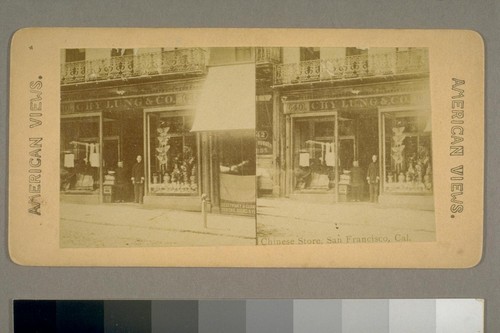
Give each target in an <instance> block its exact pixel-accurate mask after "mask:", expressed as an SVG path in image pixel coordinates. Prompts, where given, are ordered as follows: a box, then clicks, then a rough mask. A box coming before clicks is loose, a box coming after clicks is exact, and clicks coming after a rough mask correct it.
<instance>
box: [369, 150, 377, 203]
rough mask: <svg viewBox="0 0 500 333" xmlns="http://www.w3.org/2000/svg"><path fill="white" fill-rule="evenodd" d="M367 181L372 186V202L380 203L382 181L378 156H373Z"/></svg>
mask: <svg viewBox="0 0 500 333" xmlns="http://www.w3.org/2000/svg"><path fill="white" fill-rule="evenodd" d="M366 180H367V181H368V184H369V185H370V202H378V183H379V180H380V175H379V168H378V163H377V155H373V156H372V163H370V165H369V166H368V173H367V175H366Z"/></svg>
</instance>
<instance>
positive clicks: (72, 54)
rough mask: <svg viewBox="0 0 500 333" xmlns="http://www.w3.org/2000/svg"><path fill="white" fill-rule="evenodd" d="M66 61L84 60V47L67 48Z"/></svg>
mask: <svg viewBox="0 0 500 333" xmlns="http://www.w3.org/2000/svg"><path fill="white" fill-rule="evenodd" d="M65 60H66V62H73V61H83V60H85V49H67V50H66V59H65Z"/></svg>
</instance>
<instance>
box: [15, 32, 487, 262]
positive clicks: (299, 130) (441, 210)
mask: <svg viewBox="0 0 500 333" xmlns="http://www.w3.org/2000/svg"><path fill="white" fill-rule="evenodd" d="M10 77H11V96H10V137H9V138H10V148H9V149H10V151H9V251H10V255H11V258H12V260H13V261H14V262H16V263H18V264H21V265H51V266H182V267H193V266H202V267H353V268H358V267H359V268H372V267H387V268H389V267H391V268H466V267H471V266H474V265H476V264H477V263H478V262H479V261H480V259H481V255H482V239H483V172H484V167H483V161H484V140H483V138H484V123H483V122H484V109H483V108H484V102H483V99H484V46H483V42H482V39H481V37H480V36H479V35H478V34H477V33H475V32H473V31H466V30H327V29H316V30H300V29H114V28H28V29H23V30H20V31H18V32H16V33H15V35H14V36H13V40H12V46H11V68H10Z"/></svg>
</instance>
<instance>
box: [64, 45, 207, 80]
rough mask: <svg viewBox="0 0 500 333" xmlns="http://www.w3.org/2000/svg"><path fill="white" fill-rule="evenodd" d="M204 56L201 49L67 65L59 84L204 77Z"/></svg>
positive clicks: (153, 53)
mask: <svg viewBox="0 0 500 333" xmlns="http://www.w3.org/2000/svg"><path fill="white" fill-rule="evenodd" d="M205 53H206V51H205V50H204V49H202V48H189V49H178V50H172V51H163V52H152V53H143V54H137V55H125V56H117V57H109V58H103V59H93V60H84V61H75V62H67V63H64V64H62V65H61V84H62V85H65V84H74V83H85V82H96V81H108V80H116V79H128V78H134V77H141V76H155V75H169V74H189V73H191V74H203V73H205V72H206V64H207V56H206V54H205Z"/></svg>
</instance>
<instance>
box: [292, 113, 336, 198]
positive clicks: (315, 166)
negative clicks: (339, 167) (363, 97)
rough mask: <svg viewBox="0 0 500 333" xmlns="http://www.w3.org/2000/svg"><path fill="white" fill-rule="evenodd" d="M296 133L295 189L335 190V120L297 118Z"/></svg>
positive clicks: (294, 154)
mask: <svg viewBox="0 0 500 333" xmlns="http://www.w3.org/2000/svg"><path fill="white" fill-rule="evenodd" d="M293 134H294V144H293V147H294V151H293V161H294V162H293V163H294V189H295V190H296V191H302V190H320V191H328V190H332V189H333V188H334V187H335V166H336V151H335V141H334V136H335V122H334V119H333V118H308V119H299V120H296V121H295V124H294V133H293Z"/></svg>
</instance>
